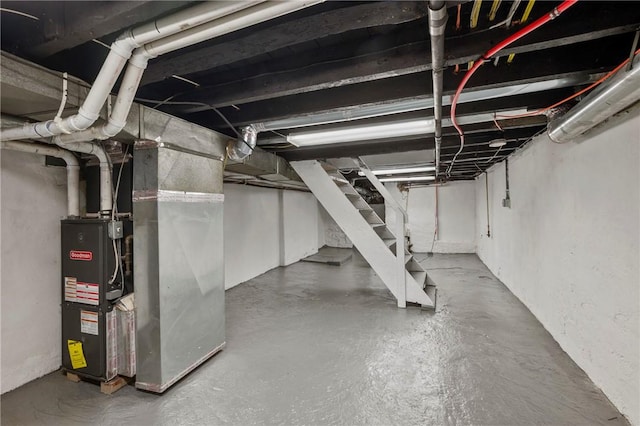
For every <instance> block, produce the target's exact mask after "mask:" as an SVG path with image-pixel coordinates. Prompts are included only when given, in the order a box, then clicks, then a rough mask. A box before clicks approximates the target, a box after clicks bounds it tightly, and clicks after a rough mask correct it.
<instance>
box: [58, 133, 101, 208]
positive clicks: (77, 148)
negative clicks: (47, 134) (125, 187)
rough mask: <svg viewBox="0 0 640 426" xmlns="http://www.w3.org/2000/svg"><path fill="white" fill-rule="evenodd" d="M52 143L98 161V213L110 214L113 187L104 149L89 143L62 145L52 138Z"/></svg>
mask: <svg viewBox="0 0 640 426" xmlns="http://www.w3.org/2000/svg"><path fill="white" fill-rule="evenodd" d="M53 141H54V143H55V144H56V145H58V146H60V147H62V148H65V149H68V150H69V151H74V152H82V153H83V154H90V155H95V156H96V157H98V161H100V212H102V213H106V212H111V210H112V208H113V196H112V191H113V186H112V185H111V164H110V162H109V157H108V155H107V153H106V152H105V151H104V149H103V148H102V147H101V146H100V145H98V144H94V143H91V142H83V141H77V142H69V143H62V142H60V140H59V138H54V140H53Z"/></svg>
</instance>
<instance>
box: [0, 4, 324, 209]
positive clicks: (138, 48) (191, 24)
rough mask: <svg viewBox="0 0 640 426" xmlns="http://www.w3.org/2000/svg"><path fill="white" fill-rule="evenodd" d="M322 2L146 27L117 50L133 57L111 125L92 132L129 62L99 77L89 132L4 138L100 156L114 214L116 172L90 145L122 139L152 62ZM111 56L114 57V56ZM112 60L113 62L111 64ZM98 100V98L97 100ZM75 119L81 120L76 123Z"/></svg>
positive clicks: (37, 131)
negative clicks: (49, 140) (42, 141)
mask: <svg viewBox="0 0 640 426" xmlns="http://www.w3.org/2000/svg"><path fill="white" fill-rule="evenodd" d="M320 2H321V0H310V1H292V2H273V1H272V2H260V1H252V2H228V3H224V4H223V5H222V6H220V3H214V2H206V3H204V4H201V5H199V6H196V7H194V8H190V9H187V10H186V11H183V12H181V13H178V14H176V15H174V16H173V18H172V17H168V18H163V19H160V20H158V21H156V22H155V23H151V24H146V25H143V26H141V27H138V28H136V29H133V30H130V31H127V32H126V33H125V34H124V35H123V36H121V37H119V38H118V40H116V42H114V44H113V45H112V51H111V52H115V51H116V50H117V51H119V52H123V51H126V53H127V55H126V58H124V56H122V55H121V57H123V58H124V61H126V59H127V58H129V57H130V59H129V66H128V67H127V70H126V71H125V74H124V77H123V80H122V84H121V86H120V90H119V92H118V96H117V98H116V102H115V105H114V108H113V111H112V112H111V115H110V116H109V118H108V121H107V123H105V124H104V125H103V126H101V127H93V128H89V126H91V124H93V123H94V122H95V120H96V119H97V117H98V114H99V111H100V108H101V107H102V104H103V103H104V101H105V100H106V98H107V96H108V95H109V92H110V90H111V88H113V85H114V84H115V79H117V77H118V75H119V74H120V71H121V70H122V68H123V66H124V62H123V63H122V64H120V65H118V71H117V73H116V74H115V77H113V81H109V82H108V84H109V87H108V88H107V89H105V87H106V86H105V87H103V86H104V84H102V82H101V80H100V76H101V75H102V74H103V70H104V69H105V68H108V69H111V68H112V67H113V66H112V65H110V66H109V67H107V63H106V62H105V64H104V65H103V70H101V72H100V74H99V75H98V78H96V82H95V83H94V86H93V87H92V89H91V91H90V93H89V94H90V95H91V92H93V91H94V87H96V86H99V87H100V91H99V93H100V95H102V93H103V92H104V97H103V98H102V101H101V103H100V104H99V105H98V106H97V107H96V108H95V118H94V119H93V121H92V122H91V123H88V124H87V125H86V127H84V128H77V129H75V130H77V131H76V132H75V133H71V132H69V131H68V130H67V129H63V130H62V129H57V128H55V127H50V126H49V123H55V122H56V121H55V120H50V121H49V122H44V123H35V124H29V125H25V126H24V127H22V128H14V129H9V130H7V131H3V132H2V133H0V139H4V138H5V137H6V136H7V135H8V137H9V138H13V137H14V136H15V138H17V139H22V138H39V137H45V136H54V143H55V144H56V145H58V146H61V147H63V148H65V149H70V150H75V151H78V152H83V153H88V154H94V155H96V156H98V159H99V160H100V170H101V173H100V174H101V179H100V188H101V189H100V193H101V194H100V211H103V212H108V211H110V210H111V208H112V193H111V191H112V189H111V171H110V166H109V163H108V157H107V154H106V153H105V152H104V150H102V148H101V147H100V146H98V145H95V144H91V143H89V142H87V141H90V140H105V139H108V138H110V137H113V136H115V135H117V134H118V133H119V132H120V131H121V130H122V129H123V128H124V126H125V125H126V119H127V116H128V115H129V110H130V109H131V105H132V104H133V101H134V99H135V94H136V92H137V90H138V87H139V85H140V81H141V80H142V76H143V73H144V70H145V69H146V67H147V63H148V61H149V60H150V59H152V58H155V57H157V56H159V55H162V54H165V53H168V52H172V51H174V50H177V49H181V48H184V47H187V46H190V45H192V44H196V43H199V42H202V41H205V40H209V39H211V38H214V37H217V36H220V35H223V34H227V33H230V32H233V31H236V30H239V29H241V28H246V27H249V26H251V25H255V24H258V23H261V22H264V21H267V20H269V19H273V18H276V17H278V16H282V15H285V14H287V13H291V12H294V11H296V10H300V9H303V8H305V7H308V6H311V5H313V4H317V3H320ZM212 5H215V6H216V7H214V8H213V10H212V9H211V8H212V7H213V6H212ZM123 45H124V47H123ZM113 46H116V48H115V49H114V48H113ZM133 49H135V51H133ZM132 51H133V53H132ZM109 57H111V53H110V56H109ZM109 57H108V58H107V60H109ZM105 73H106V72H105ZM94 97H95V98H96V99H98V96H97V95H96V96H94ZM96 102H97V101H95V102H93V103H92V105H93V104H97V103H96ZM86 103H87V101H85V104H86ZM85 104H83V106H82V107H81V111H82V109H83V108H84V107H85ZM73 117H75V116H72V117H71V118H73ZM65 120H67V119H65ZM43 126H44V128H46V129H48V130H47V132H43V131H42V129H41V127H43ZM76 127H77V126H76ZM25 129H27V130H25ZM29 129H30V130H29ZM52 129H53V130H52ZM62 133H65V134H62ZM256 136H257V135H256ZM256 141H257V139H256ZM253 147H255V142H254V143H253ZM252 149H253V148H252ZM249 154H250V152H249ZM249 154H246V155H244V154H242V155H244V156H243V157H242V158H245V157H246V156H247V155H249Z"/></svg>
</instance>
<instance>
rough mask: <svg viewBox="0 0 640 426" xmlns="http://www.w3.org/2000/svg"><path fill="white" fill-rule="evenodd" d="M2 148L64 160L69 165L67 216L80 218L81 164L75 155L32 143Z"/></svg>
mask: <svg viewBox="0 0 640 426" xmlns="http://www.w3.org/2000/svg"><path fill="white" fill-rule="evenodd" d="M2 148H3V149H10V150H12V151H20V152H28V153H32V154H39V155H49V156H51V157H56V158H61V159H63V160H64V161H65V163H67V214H68V215H69V216H70V217H71V216H75V217H79V216H80V164H79V163H78V159H77V158H76V156H75V155H73V154H72V153H71V152H69V151H66V150H64V149H62V148H59V147H57V146H51V145H44V144H39V143H30V142H18V141H8V142H3V143H2Z"/></svg>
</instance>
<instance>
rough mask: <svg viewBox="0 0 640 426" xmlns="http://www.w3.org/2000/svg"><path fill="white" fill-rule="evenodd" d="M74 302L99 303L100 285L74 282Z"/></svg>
mask: <svg viewBox="0 0 640 426" xmlns="http://www.w3.org/2000/svg"><path fill="white" fill-rule="evenodd" d="M75 301H76V302H78V303H84V304H86V305H96V306H97V305H98V304H99V303H100V287H99V286H98V284H91V283H81V282H78V283H77V284H76V300H75Z"/></svg>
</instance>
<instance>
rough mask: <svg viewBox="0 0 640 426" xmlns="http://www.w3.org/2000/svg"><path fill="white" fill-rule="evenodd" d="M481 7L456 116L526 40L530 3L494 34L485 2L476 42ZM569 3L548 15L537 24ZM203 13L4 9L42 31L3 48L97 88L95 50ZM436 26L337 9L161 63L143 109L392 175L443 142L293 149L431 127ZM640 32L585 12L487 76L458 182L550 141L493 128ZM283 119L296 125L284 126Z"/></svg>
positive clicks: (596, 67) (552, 98) (422, 7)
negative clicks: (396, 106)
mask: <svg viewBox="0 0 640 426" xmlns="http://www.w3.org/2000/svg"><path fill="white" fill-rule="evenodd" d="M475 3H476V2H473V1H471V2H462V3H458V2H450V3H449V8H448V14H449V19H448V25H447V30H446V39H445V60H446V62H445V65H446V69H445V71H444V90H445V95H447V96H446V97H445V109H444V115H445V117H448V114H449V107H448V99H449V95H451V94H452V93H453V92H454V91H455V88H456V87H457V85H458V83H459V82H460V80H461V78H462V76H463V75H464V72H465V71H466V69H467V66H468V65H467V64H468V63H469V61H472V60H475V59H477V58H478V57H479V56H480V55H481V54H482V53H483V52H485V51H486V50H487V49H488V48H489V47H491V46H492V45H493V44H495V43H496V42H498V41H500V40H502V39H504V38H505V37H507V36H508V35H510V34H512V33H513V32H515V31H516V30H517V29H519V28H521V27H522V23H520V22H517V21H519V20H520V19H521V18H522V15H523V14H524V10H525V8H526V6H527V5H528V3H529V2H528V1H522V2H521V4H520V6H519V9H518V10H517V11H516V14H515V21H516V22H514V24H513V25H512V26H511V28H506V27H505V26H501V27H498V28H490V27H491V26H492V25H494V24H495V23H497V22H499V21H501V20H502V19H504V17H505V16H506V15H507V13H508V10H509V8H510V6H511V3H510V2H502V4H501V5H500V8H499V9H498V11H497V14H496V17H495V19H494V20H493V21H491V20H490V19H489V17H488V15H489V10H490V9H491V7H492V5H493V3H494V2H493V1H488V0H485V1H483V2H481V4H480V13H479V14H478V20H477V25H476V27H475V28H473V29H472V28H470V26H471V25H470V24H471V16H472V8H473V6H474V4H475ZM558 3H559V2H547V1H544V2H543V1H538V2H534V3H533V8H532V9H531V13H530V15H529V17H528V21H532V20H534V19H536V18H538V17H539V16H541V15H543V14H544V13H547V12H548V11H549V10H550V9H552V8H553V6H555V5H557V4H558ZM190 4H191V3H190V2H181V1H177V2H171V1H137V2H120V1H111V2H22V1H3V2H2V7H3V8H6V9H12V10H15V11H20V12H24V13H27V14H30V15H33V16H34V17H36V18H38V20H35V19H31V18H27V17H24V16H21V15H18V14H15V13H7V12H3V13H2V14H1V15H0V16H1V20H2V21H1V24H2V34H1V35H2V40H1V42H2V49H3V50H6V51H9V52H11V53H14V54H16V55H18V56H21V57H24V58H27V59H29V60H32V61H34V62H37V63H39V64H42V65H44V66H47V67H50V68H52V69H56V70H60V71H67V72H69V73H70V74H73V75H76V76H78V77H80V78H82V79H84V80H86V81H93V79H94V78H95V75H96V74H97V71H98V69H99V67H100V65H101V64H102V61H103V60H104V58H105V56H106V53H107V49H105V48H104V47H103V46H102V45H100V44H98V43H96V42H94V41H92V39H97V40H100V41H102V42H104V43H107V44H108V43H110V42H111V41H112V40H113V39H114V38H115V37H116V36H117V35H118V34H119V33H120V32H121V31H122V30H123V29H125V28H126V27H129V26H132V25H135V24H137V23H141V22H145V21H149V20H152V19H153V18H154V17H157V16H160V15H164V14H168V13H171V12H172V11H174V10H178V9H180V8H184V7H188V6H189V5H190ZM458 4H460V6H459V7H458ZM458 13H459V15H458ZM426 17H427V4H426V3H425V2H415V1H407V2H401V1H389V2H382V1H380V2H377V1H376V2H351V1H349V2H333V1H332V2H325V3H322V4H318V5H315V6H312V7H310V8H307V9H304V10H301V11H298V12H295V13H293V14H290V15H287V16H284V17H281V18H278V19H275V20H272V21H269V22H266V23H263V24H260V25H256V26H253V27H250V28H247V29H244V30H241V31H238V32H236V33H232V34H228V35H225V36H222V37H220V38H217V39H214V40H210V41H208V42H204V43H200V44H197V45H195V46H192V47H190V48H187V49H183V50H180V51H177V52H174V53H172V54H168V55H166V56H162V57H160V58H158V59H156V60H153V61H152V62H151V63H150V65H149V67H148V69H147V71H146V73H145V75H144V78H143V82H142V84H143V85H142V87H141V88H140V89H139V91H138V96H139V98H140V99H147V100H149V101H142V102H144V103H146V104H147V105H149V106H156V107H157V108H158V109H161V110H163V111H166V112H169V113H171V114H174V115H177V116H180V117H182V118H185V119H187V120H189V121H192V122H195V123H198V124H200V125H203V126H206V127H209V128H212V129H215V130H218V131H221V132H223V133H226V134H229V135H231V134H233V130H232V129H230V128H229V126H228V125H227V124H225V122H224V121H223V120H222V118H221V117H220V116H219V115H218V114H217V113H216V112H215V111H214V110H213V108H216V109H217V110H218V111H219V112H220V113H222V114H223V115H224V116H225V117H226V118H227V119H228V120H229V121H230V122H231V124H232V125H233V126H234V127H236V128H237V127H239V126H243V125H247V124H251V123H272V124H273V126H275V131H273V132H272V131H267V132H263V133H261V134H260V137H259V141H258V144H259V145H260V146H261V147H262V148H264V149H267V150H270V151H272V152H274V153H276V154H278V155H280V156H282V157H284V158H286V159H289V160H295V159H309V158H319V159H325V158H337V157H355V156H371V157H368V158H370V159H371V160H370V161H372V162H375V164H378V165H384V164H398V163H399V162H407V163H410V162H416V161H427V160H429V161H431V160H432V159H433V148H434V141H433V135H424V136H420V137H415V136H414V137H403V138H393V139H386V140H367V141H361V142H354V143H345V144H339V145H337V144H334V145H323V146H315V147H305V148H296V147H293V146H291V145H290V144H288V143H287V142H286V139H285V137H284V136H286V135H287V134H289V133H291V132H301V131H305V130H308V129H307V127H308V126H307V127H305V126H303V124H304V123H305V120H308V121H309V122H311V121H312V120H313V119H314V117H317V116H318V114H319V113H322V112H325V113H326V112H327V111H333V112H334V113H335V111H339V112H344V113H345V115H348V114H349V113H350V112H353V111H360V112H363V111H367V108H372V107H376V108H377V107H379V106H380V105H382V104H388V103H402V102H413V103H414V104H415V102H418V103H422V104H423V107H422V108H421V109H419V110H417V111H409V112H404V113H400V114H394V115H391V116H385V117H378V118H370V119H363V120H358V124H361V123H370V122H373V123H376V122H388V121H391V120H404V119H408V118H418V117H431V116H432V110H431V108H429V107H428V106H429V103H430V102H431V90H432V82H431V58H430V48H429V35H428V25H427V18H426ZM458 17H459V22H460V25H459V26H458V25H457V21H458ZM638 27H640V7H638V2H631V1H629V2H611V1H607V2H604V1H602V2H598V1H582V2H579V3H578V4H577V5H576V6H575V7H573V8H571V9H570V10H569V11H567V12H566V13H565V14H563V15H561V16H560V17H559V18H557V19H555V20H553V21H552V22H550V23H549V24H547V25H545V26H544V27H542V28H541V29H540V30H538V31H536V32H534V33H532V34H530V35H529V36H527V37H524V38H523V39H521V40H520V41H518V42H517V43H516V44H514V45H513V48H511V49H510V52H514V53H516V55H515V56H514V57H513V58H512V59H511V60H509V58H508V57H507V56H504V57H500V58H499V59H498V61H497V62H491V63H487V64H485V65H484V66H482V67H481V68H480V69H479V71H478V72H477V73H476V74H475V75H474V76H473V78H472V79H471V81H470V82H469V84H468V85H467V88H466V89H465V92H464V93H465V96H467V98H466V101H465V102H464V103H461V104H460V105H459V108H458V114H459V115H461V116H464V115H478V114H485V119H484V120H481V121H480V122H477V123H472V124H467V125H465V126H464V128H465V133H466V144H465V148H464V150H463V152H462V153H461V155H460V156H459V157H458V161H457V162H456V164H455V166H454V167H453V169H452V171H451V174H450V176H449V177H448V179H450V180H455V179H470V178H473V177H475V176H476V175H477V174H478V173H481V171H483V170H485V169H486V168H487V167H489V166H490V165H491V164H493V163H494V162H496V161H500V160H501V159H503V158H504V157H505V156H506V155H509V154H510V153H512V152H513V151H514V150H515V149H517V148H518V147H520V146H522V145H523V144H525V143H527V141H528V140H529V139H530V138H531V136H533V135H535V134H536V133H538V132H540V131H543V130H544V129H545V128H546V123H547V117H546V116H544V115H542V116H534V117H527V118H518V119H509V120H507V119H504V120H498V125H499V126H500V127H501V129H502V130H500V129H499V128H498V125H497V124H496V123H494V121H493V120H492V119H486V113H488V114H489V116H491V114H494V113H496V112H497V113H498V114H499V113H500V112H504V111H512V110H528V109H536V108H541V107H546V106H548V105H551V104H553V103H555V102H557V101H559V100H561V99H563V98H565V97H566V96H568V95H570V94H572V93H574V92H575V91H576V90H577V89H580V88H582V87H584V86H585V85H586V84H587V83H589V82H591V81H593V79H595V78H597V77H598V76H599V75H601V74H602V73H604V72H607V71H609V70H611V69H612V68H613V67H614V66H616V65H617V64H618V63H620V62H622V61H623V60H624V59H625V58H627V57H628V56H629V53H630V49H631V46H632V42H633V38H634V32H635V31H636V29H637V28H638ZM173 76H179V77H182V78H185V79H188V80H190V81H192V82H193V83H195V84H192V83H189V82H186V81H184V80H182V79H178V78H175V77H173ZM529 83H535V84H533V85H531V84H529ZM527 84H529V85H528V86H527ZM474 94H475V96H472V95H474ZM292 118H297V121H300V120H302V121H300V122H301V123H303V124H299V125H300V126H303V127H297V126H298V125H296V127H295V128H292V127H287V123H289V124H291V122H292V120H291V119H292ZM280 120H284V122H285V124H284V125H282V126H278V125H277V123H274V122H276V121H280ZM352 124H353V122H351V123H347V124H340V123H338V124H331V125H328V124H325V125H323V126H313V127H314V128H318V127H320V128H324V127H330V128H333V127H336V126H345V125H352ZM309 128H310V127H309ZM443 134H444V137H443V146H442V155H443V157H442V159H443V162H444V164H445V165H446V164H447V162H448V161H450V160H451V159H452V157H453V155H454V154H455V153H456V151H457V150H458V148H459V139H458V137H457V134H456V132H455V130H454V129H453V128H452V127H445V128H444V132H443ZM496 138H505V139H507V142H508V143H507V145H506V146H505V147H503V148H501V150H500V151H499V152H498V151H497V149H495V148H491V147H489V145H488V142H489V141H491V140H493V139H496ZM402 152H407V153H409V154H408V155H398V154H399V153H402ZM382 154H393V155H382ZM418 159H419V160H418Z"/></svg>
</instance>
